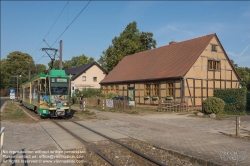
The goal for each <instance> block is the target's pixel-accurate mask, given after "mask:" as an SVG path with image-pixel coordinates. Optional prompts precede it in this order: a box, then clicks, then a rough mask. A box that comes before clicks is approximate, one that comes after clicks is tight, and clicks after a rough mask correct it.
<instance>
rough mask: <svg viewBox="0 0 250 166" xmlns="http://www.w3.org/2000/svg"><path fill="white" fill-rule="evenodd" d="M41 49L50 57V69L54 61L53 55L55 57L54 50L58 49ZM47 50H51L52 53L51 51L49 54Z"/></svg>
mask: <svg viewBox="0 0 250 166" xmlns="http://www.w3.org/2000/svg"><path fill="white" fill-rule="evenodd" d="M42 51H45V52H46V53H47V54H48V56H49V57H50V59H51V66H50V69H52V68H53V64H54V61H55V57H56V52H57V51H58V49H55V48H42ZM48 51H52V52H53V53H54V55H53V54H52V53H51V54H49V53H48Z"/></svg>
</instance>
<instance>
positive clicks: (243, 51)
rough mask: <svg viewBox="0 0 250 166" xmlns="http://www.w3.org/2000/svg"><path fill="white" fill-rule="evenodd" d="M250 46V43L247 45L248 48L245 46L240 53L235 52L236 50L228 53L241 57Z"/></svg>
mask: <svg viewBox="0 0 250 166" xmlns="http://www.w3.org/2000/svg"><path fill="white" fill-rule="evenodd" d="M249 47H250V44H249V45H248V46H246V48H244V50H242V51H241V53H240V54H237V53H234V52H230V51H229V52H227V54H228V55H232V56H234V57H241V56H242V55H243V54H244V53H245V52H246V51H247V50H248V49H249Z"/></svg>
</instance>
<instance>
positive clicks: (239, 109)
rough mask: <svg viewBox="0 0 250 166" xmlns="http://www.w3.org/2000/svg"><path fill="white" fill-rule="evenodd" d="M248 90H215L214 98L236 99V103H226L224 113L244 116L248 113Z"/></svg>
mask: <svg viewBox="0 0 250 166" xmlns="http://www.w3.org/2000/svg"><path fill="white" fill-rule="evenodd" d="M246 95H247V94H246V88H239V89H215V90H214V97H218V98H221V99H234V101H235V102H234V103H226V105H225V108H224V111H225V112H226V113H228V114H236V115H237V114H243V113H244V112H245V111H246Z"/></svg>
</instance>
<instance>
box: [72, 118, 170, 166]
mask: <svg viewBox="0 0 250 166" xmlns="http://www.w3.org/2000/svg"><path fill="white" fill-rule="evenodd" d="M69 121H71V122H73V123H75V124H77V125H79V126H82V127H84V128H86V129H88V130H90V131H92V132H94V133H96V134H98V135H101V136H103V137H105V138H107V139H109V140H111V141H113V142H115V143H117V144H119V145H121V146H123V147H124V148H126V149H128V150H130V151H132V152H134V153H135V154H137V155H139V156H141V157H143V158H145V159H147V160H148V161H151V162H152V163H154V164H156V165H160V166H166V164H163V163H161V162H159V161H157V160H155V159H154V158H151V157H149V156H147V155H145V154H143V153H141V152H139V151H137V150H135V149H133V148H131V147H129V146H127V145H125V144H123V143H121V142H119V141H117V140H115V139H113V138H110V137H108V136H106V135H104V134H102V133H99V132H97V131H95V130H93V129H91V128H89V127H87V126H84V125H83V124H80V123H78V122H75V121H72V120H69Z"/></svg>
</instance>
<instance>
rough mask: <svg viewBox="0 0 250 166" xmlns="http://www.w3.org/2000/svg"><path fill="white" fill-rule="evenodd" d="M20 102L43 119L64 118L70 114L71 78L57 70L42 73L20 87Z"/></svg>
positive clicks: (62, 71)
mask: <svg viewBox="0 0 250 166" xmlns="http://www.w3.org/2000/svg"><path fill="white" fill-rule="evenodd" d="M19 101H20V103H22V104H23V105H24V106H25V107H27V108H29V109H31V110H34V111H35V112H36V113H38V114H39V115H40V117H41V118H46V117H64V116H65V115H66V114H67V113H69V112H70V76H69V75H66V73H65V71H64V70H55V69H52V70H51V71H50V72H49V74H43V73H40V74H38V75H36V76H35V77H33V78H31V79H30V80H28V81H26V82H24V83H22V84H21V85H20V94H19Z"/></svg>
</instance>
